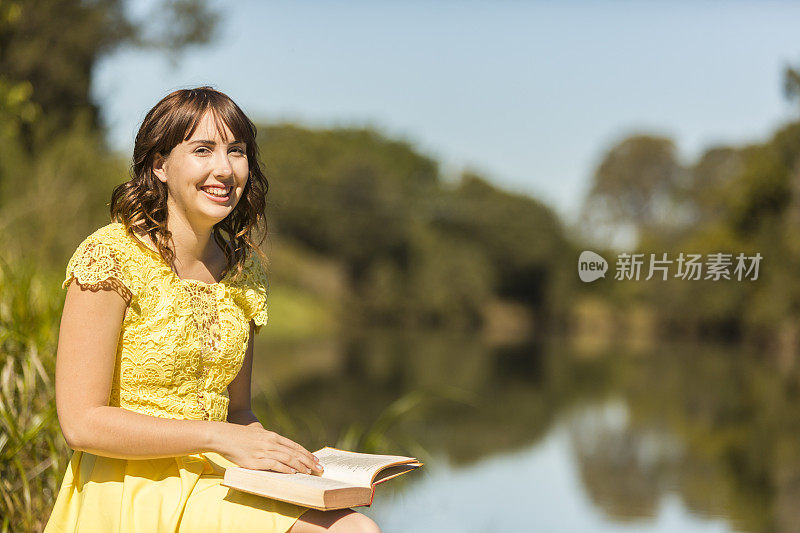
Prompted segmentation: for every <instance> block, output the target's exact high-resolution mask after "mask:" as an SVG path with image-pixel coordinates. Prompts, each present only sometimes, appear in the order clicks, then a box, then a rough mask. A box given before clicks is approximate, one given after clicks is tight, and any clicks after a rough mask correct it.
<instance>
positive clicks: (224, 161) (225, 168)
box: [214, 154, 233, 176]
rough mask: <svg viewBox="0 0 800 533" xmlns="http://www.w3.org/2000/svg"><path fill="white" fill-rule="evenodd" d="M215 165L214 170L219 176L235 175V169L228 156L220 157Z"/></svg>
mask: <svg viewBox="0 0 800 533" xmlns="http://www.w3.org/2000/svg"><path fill="white" fill-rule="evenodd" d="M214 163H215V164H214V170H215V173H216V175H217V176H230V175H231V174H233V167H232V166H231V162H230V159H229V158H228V154H221V155H218V156H217V157H216V159H215V162H214Z"/></svg>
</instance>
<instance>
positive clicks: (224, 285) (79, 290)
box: [45, 87, 380, 533]
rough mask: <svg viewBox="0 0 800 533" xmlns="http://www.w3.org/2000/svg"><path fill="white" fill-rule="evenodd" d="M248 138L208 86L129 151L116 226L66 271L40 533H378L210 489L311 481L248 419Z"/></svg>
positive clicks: (257, 200) (251, 178) (235, 111)
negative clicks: (280, 476)
mask: <svg viewBox="0 0 800 533" xmlns="http://www.w3.org/2000/svg"><path fill="white" fill-rule="evenodd" d="M255 136H256V128H255V126H254V125H253V123H252V122H251V121H250V120H249V119H248V118H247V117H246V116H245V114H244V113H243V112H242V110H241V109H240V108H239V107H238V106H237V105H236V104H235V103H234V102H233V101H232V100H231V99H230V98H229V97H227V96H226V95H225V94H222V93H221V92H218V91H216V90H214V89H212V88H210V87H200V88H197V89H186V90H179V91H175V92H173V93H171V94H169V95H168V96H166V97H165V98H164V99H162V100H161V101H160V102H159V103H158V104H156V106H155V107H153V109H151V110H150V112H149V113H148V114H147V116H146V117H145V118H144V121H143V122H142V125H141V127H140V129H139V133H138V134H137V136H136V144H135V147H134V154H133V167H132V174H133V177H132V179H131V180H130V181H128V182H126V183H123V184H121V185H120V186H118V187H117V188H116V189H115V190H114V192H113V195H112V199H111V219H112V220H113V222H111V223H110V224H108V225H106V226H103V227H101V228H99V229H98V230H96V231H95V232H94V233H92V234H91V235H89V236H88V237H87V238H86V239H85V240H84V241H83V242H81V244H80V245H79V246H78V248H77V250H76V251H75V254H74V255H73V256H72V258H71V259H70V261H69V263H68V265H67V270H66V279H65V280H64V282H63V287H64V288H66V289H67V294H66V301H65V303H64V312H63V316H62V319H61V330H60V335H59V342H58V354H57V359H56V404H57V409H58V418H59V422H60V424H61V429H62V431H63V433H64V437H65V438H66V440H67V443H68V444H69V446H70V447H71V448H73V449H74V450H75V452H74V453H73V455H72V458H71V460H70V463H69V466H68V468H67V471H66V474H65V476H64V481H63V484H62V486H61V489H60V491H59V494H58V497H57V500H56V503H55V507H54V509H53V512H52V514H51V516H50V519H49V522H48V524H47V526H46V528H45V531H46V532H48V533H50V532H52V533H54V532H60V531H70V532H103V533H106V532H112V531H127V532H137V531H141V532H147V533H154V532H178V531H180V532H198V533H199V532H210V531H224V532H228V533H231V532H237V531H241V532H244V531H247V532H251V531H252V532H286V531H291V532H292V533H304V532H321V531H371V532H372V531H380V530H379V529H378V527H377V525H376V524H375V522H373V521H372V520H371V519H369V518H368V517H366V516H364V515H363V514H361V513H357V512H355V511H353V510H351V509H346V510H342V511H328V512H322V511H317V510H314V509H308V508H305V507H300V506H297V505H292V504H289V503H284V502H280V501H277V500H272V499H268V498H262V497H259V496H254V495H250V494H246V493H243V492H240V491H235V490H231V489H228V488H226V487H223V486H221V485H220V482H221V481H222V475H223V474H224V469H225V467H227V466H236V465H238V466H244V467H247V468H258V469H264V470H274V471H276V472H296V471H299V472H306V473H314V472H316V473H319V472H320V471H321V467H320V466H319V463H318V461H317V460H316V458H315V457H314V456H313V455H312V454H311V453H310V452H309V451H308V450H306V449H305V448H304V447H303V446H301V445H300V444H298V443H296V442H293V441H291V440H290V439H288V438H286V437H283V436H281V435H278V434H277V433H275V432H272V431H270V430H269V429H266V428H264V427H262V425H261V424H260V423H259V421H258V419H257V418H256V417H255V415H254V414H253V412H252V410H251V405H250V374H251V368H252V361H253V336H254V334H255V333H257V332H258V330H259V329H260V328H261V326H263V325H264V324H265V323H266V321H267V283H268V281H267V276H266V268H265V265H266V263H267V261H266V258H265V257H264V256H263V253H262V252H261V251H260V250H259V249H258V247H257V246H256V245H255V244H254V243H253V241H252V240H251V239H252V233H253V230H254V229H256V228H259V227H263V226H262V225H264V224H265V223H264V207H265V195H266V192H267V188H268V184H267V180H266V178H265V177H264V175H263V173H262V171H261V168H260V165H259V161H258V149H257V147H256V143H255Z"/></svg>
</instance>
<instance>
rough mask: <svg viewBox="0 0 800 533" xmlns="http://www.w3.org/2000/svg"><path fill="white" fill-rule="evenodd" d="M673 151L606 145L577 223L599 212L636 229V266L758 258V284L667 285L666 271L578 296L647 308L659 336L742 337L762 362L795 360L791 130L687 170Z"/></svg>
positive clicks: (798, 207) (798, 213)
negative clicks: (718, 256)
mask: <svg viewBox="0 0 800 533" xmlns="http://www.w3.org/2000/svg"><path fill="white" fill-rule="evenodd" d="M673 146H674V143H673V142H672V141H670V140H669V139H664V138H656V137H652V136H647V135H640V134H637V135H634V136H632V137H630V138H628V139H625V140H623V141H621V142H620V143H619V144H617V145H616V146H614V147H612V148H611V149H610V151H609V153H608V155H607V156H606V158H605V159H604V160H603V163H602V164H601V165H600V167H599V168H598V170H597V172H596V173H595V175H594V183H593V186H592V188H591V192H590V194H589V197H588V198H587V202H586V212H585V217H586V218H587V219H588V218H590V217H592V216H594V214H593V213H592V212H591V211H592V210H598V206H601V208H600V209H599V210H600V211H601V212H602V211H603V209H602V206H605V207H609V208H610V209H611V211H612V213H613V215H614V216H612V217H610V220H612V222H613V223H617V224H628V225H632V226H633V227H635V228H636V233H637V239H638V243H637V245H636V247H635V250H625V251H627V252H638V253H644V254H645V258H646V261H645V267H647V265H648V264H649V259H650V254H655V256H656V258H658V259H660V258H661V257H662V254H663V253H667V254H668V258H669V259H672V260H673V261H674V260H676V259H677V258H678V256H679V254H680V253H681V252H684V253H687V254H689V253H695V254H703V256H704V257H706V254H711V253H719V252H722V253H729V254H733V258H734V259H735V257H736V255H738V254H739V253H744V254H745V255H746V256H753V255H755V254H756V253H760V254H761V256H762V260H761V264H760V268H759V276H758V279H756V280H750V279H744V280H741V281H737V280H736V278H735V276H731V279H730V280H718V281H712V280H705V279H703V280H683V279H680V278H677V279H676V277H675V274H676V273H677V266H676V264H675V263H673V264H672V268H671V270H670V274H671V276H670V277H669V279H667V280H661V277H660V276H659V277H658V278H657V279H655V280H650V281H648V282H644V281H638V282H637V281H630V282H619V281H617V282H615V284H611V285H612V286H607V287H602V288H600V287H583V288H582V290H584V291H586V292H596V293H599V294H604V295H605V296H606V297H608V301H609V302H613V303H614V305H616V306H620V307H619V308H620V309H622V308H623V307H624V305H625V302H630V301H634V300H635V301H639V302H647V303H649V304H650V305H651V306H652V308H653V309H655V310H656V311H657V314H658V317H659V323H660V330H661V332H662V333H663V334H665V335H673V334H688V335H690V336H693V337H698V338H699V337H706V338H710V337H716V338H723V339H726V340H731V341H734V340H743V339H747V340H749V341H752V342H755V343H756V344H757V345H759V346H761V347H763V348H764V349H765V350H766V351H767V353H769V354H770V355H771V356H774V357H777V358H781V359H785V360H788V361H790V362H791V361H794V360H796V359H797V358H798V357H800V326H798V324H800V321H798V319H800V282H798V281H797V276H796V272H798V268H800V236H798V231H797V230H798V228H800V157H799V156H800V123H798V122H793V123H788V124H786V125H784V126H783V127H781V128H780V129H779V130H778V131H776V132H775V133H774V134H773V135H772V137H771V138H770V139H768V140H766V141H765V142H763V143H760V144H752V145H747V146H742V147H732V146H713V147H710V148H709V149H707V150H706V151H705V152H704V153H702V154H701V155H700V156H699V157H698V158H697V161H695V162H693V163H691V164H684V163H681V162H679V161H677V160H676V158H675V155H674V153H673ZM632 147H635V148H632ZM610 197H613V198H614V201H613V202H611V201H610ZM656 206H661V207H660V209H661V211H658V210H657V209H656ZM609 253H610V255H611V256H613V255H615V253H616V252H615V251H609ZM731 272H732V268H731ZM705 275H706V271H705V270H704V271H703V274H702V276H703V277H705ZM640 279H642V280H643V279H644V275H643V276H642V278H640ZM791 364H794V363H791Z"/></svg>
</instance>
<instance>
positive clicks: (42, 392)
mask: <svg viewBox="0 0 800 533" xmlns="http://www.w3.org/2000/svg"><path fill="white" fill-rule="evenodd" d="M58 291H59V286H58V282H57V280H53V279H52V275H51V276H46V275H44V274H43V273H40V272H39V270H38V268H37V265H35V264H32V263H30V262H26V261H24V260H21V259H19V258H6V259H2V260H0V517H2V522H1V523H0V530H2V531H3V532H6V531H41V530H42V529H43V528H44V525H45V523H46V522H47V519H48V517H49V515H50V511H51V508H52V504H53V501H54V500H55V496H56V493H57V491H58V487H59V485H60V482H61V479H62V478H63V473H64V471H65V468H66V464H67V462H68V461H69V456H70V451H69V448H68V447H67V444H66V442H65V441H64V438H63V436H62V435H61V430H60V428H59V425H58V419H57V417H56V409H55V388H54V384H53V378H52V376H54V375H55V352H56V345H57V339H58V334H57V325H58V322H59V319H58V317H59V316H60V312H61V305H62V302H63V299H62V298H60V297H59V294H58Z"/></svg>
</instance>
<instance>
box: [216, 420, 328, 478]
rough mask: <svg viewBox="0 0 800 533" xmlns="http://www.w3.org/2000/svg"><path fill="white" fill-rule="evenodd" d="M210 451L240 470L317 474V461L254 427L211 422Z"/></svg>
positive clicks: (279, 438)
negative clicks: (211, 444)
mask: <svg viewBox="0 0 800 533" xmlns="http://www.w3.org/2000/svg"><path fill="white" fill-rule="evenodd" d="M213 424H214V426H213V427H212V428H211V431H212V442H214V443H215V445H214V446H213V447H214V451H215V452H217V453H219V454H220V455H222V456H223V457H225V458H226V459H228V460H229V461H233V462H234V463H236V464H237V465H239V466H241V467H244V468H252V469H256V470H272V471H274V472H284V473H287V474H293V473H294V472H301V473H303V474H321V473H322V466H321V465H320V464H319V461H318V460H317V458H316V457H315V456H314V455H313V454H312V453H311V452H309V451H308V450H306V449H305V448H303V447H302V446H301V445H299V444H297V443H296V442H294V441H293V440H290V439H287V438H286V437H283V436H281V435H278V434H277V433H275V432H274V431H269V430H267V429H264V428H263V427H260V426H259V425H257V424H253V425H250V426H243V425H240V424H231V423H229V422H213Z"/></svg>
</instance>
